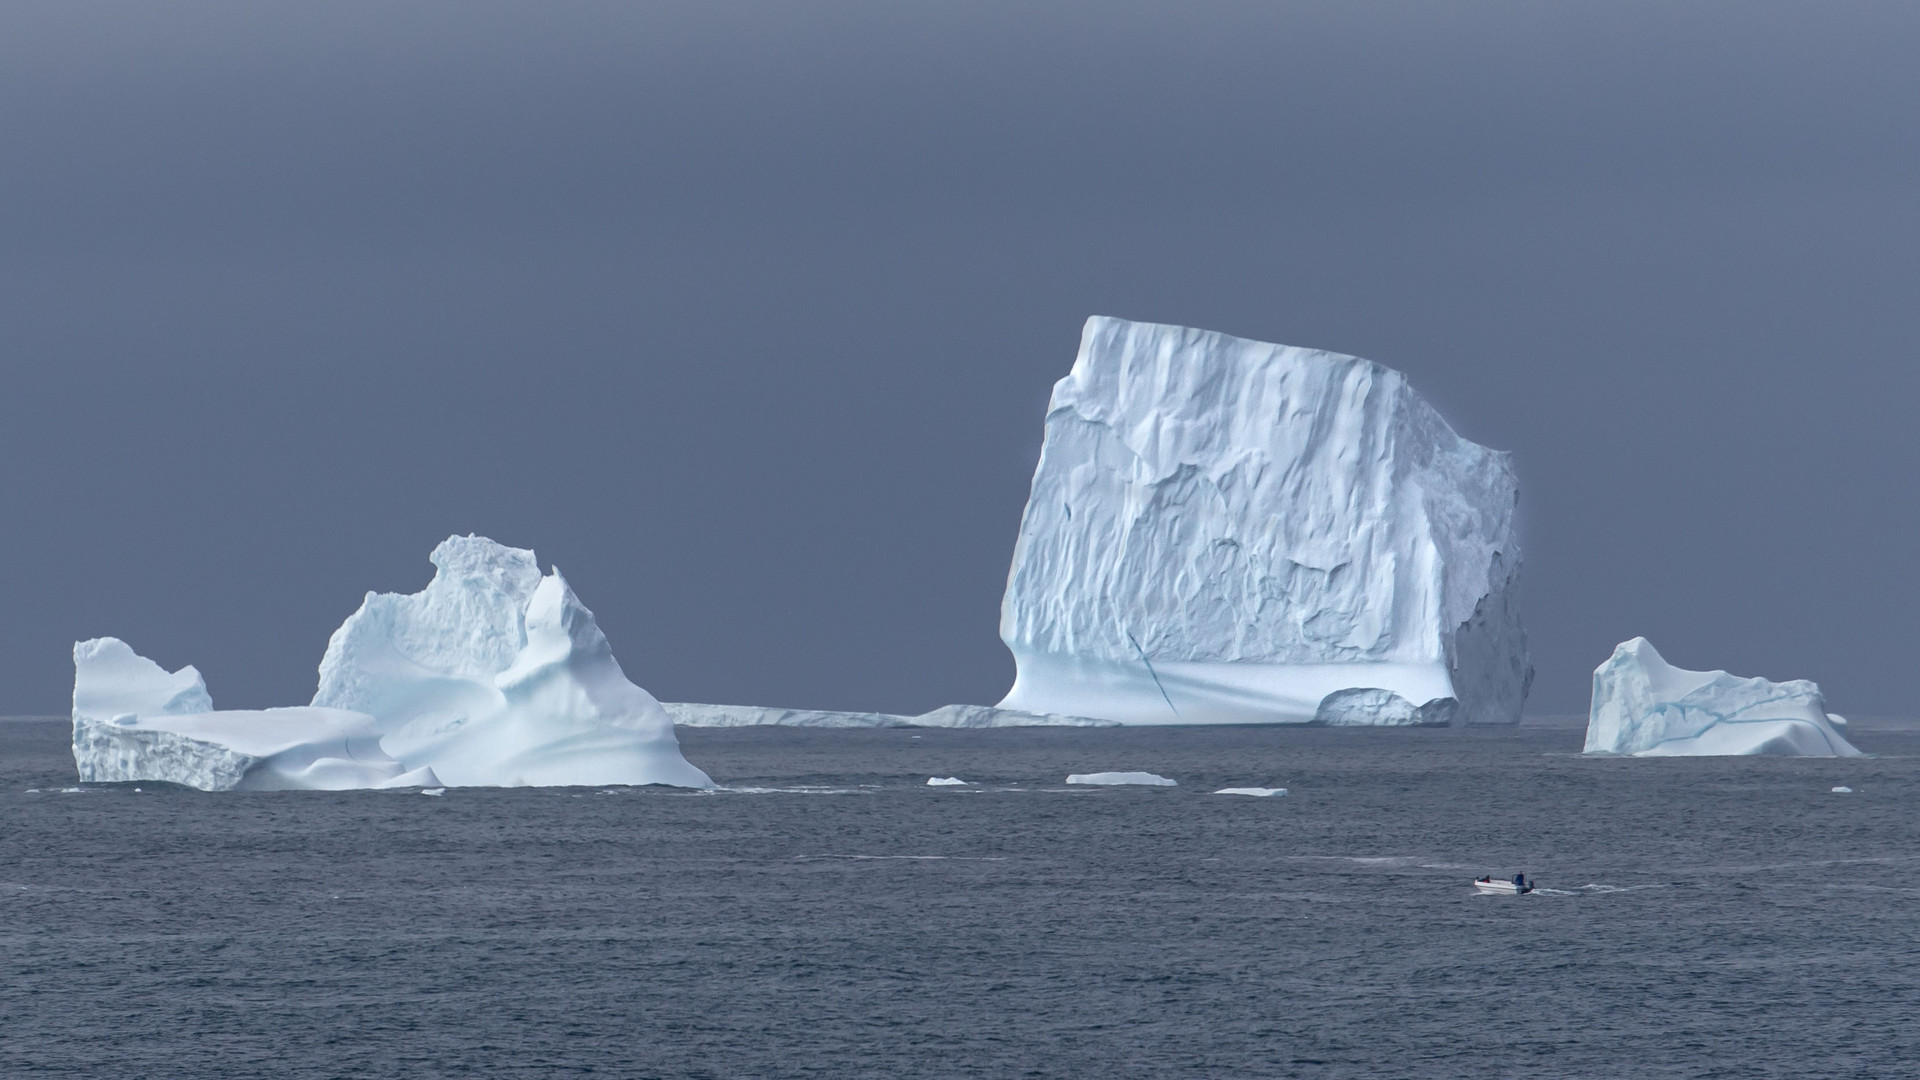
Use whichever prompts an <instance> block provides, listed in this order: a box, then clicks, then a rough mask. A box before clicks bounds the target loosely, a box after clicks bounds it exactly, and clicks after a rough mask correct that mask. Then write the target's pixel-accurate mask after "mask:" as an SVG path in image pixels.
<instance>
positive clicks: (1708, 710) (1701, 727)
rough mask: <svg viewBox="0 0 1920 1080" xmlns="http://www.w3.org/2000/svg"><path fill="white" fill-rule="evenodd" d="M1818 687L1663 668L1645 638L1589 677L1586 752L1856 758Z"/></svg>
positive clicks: (1628, 645)
mask: <svg viewBox="0 0 1920 1080" xmlns="http://www.w3.org/2000/svg"><path fill="white" fill-rule="evenodd" d="M1825 706H1826V700H1825V699H1824V698H1823V697H1822V696H1821V694H1820V688H1819V687H1818V686H1816V685H1815V684H1813V683H1811V682H1808V681H1807V680H1805V679H1796V680H1794V681H1792V682H1783V683H1775V682H1768V681H1767V680H1765V679H1742V678H1738V677H1736V676H1733V675H1729V674H1727V673H1726V672H1724V671H1686V670H1683V669H1681V668H1677V667H1674V666H1672V665H1671V664H1668V663H1667V662H1666V661H1665V660H1664V659H1662V658H1661V656H1660V654H1659V653H1658V652H1656V651H1655V650H1654V647H1653V645H1652V643H1650V642H1649V641H1647V639H1646V638H1634V639H1633V640H1631V641H1627V642H1623V643H1621V644H1620V645H1619V647H1617V648H1615V649H1614V651H1613V655H1612V656H1611V657H1609V658H1608V659H1607V662H1606V663H1604V664H1601V665H1600V667H1599V668H1597V669H1596V670H1595V671H1594V673H1593V708H1592V712H1591V714H1590V715H1589V717H1588V720H1587V742H1586V752H1587V753H1589V754H1632V755H1635V756H1638V757H1677V756H1711V755H1730V754H1778V755H1798V756H1805V757H1857V756H1859V754H1860V751H1858V750H1856V749H1854V748H1853V746H1852V744H1850V743H1848V742H1847V740H1846V738H1845V737H1843V736H1842V735H1841V734H1840V732H1839V731H1837V730H1836V729H1835V728H1834V727H1833V725H1832V724H1831V723H1829V722H1828V720H1827V711H1826V708H1825Z"/></svg>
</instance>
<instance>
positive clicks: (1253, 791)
mask: <svg viewBox="0 0 1920 1080" xmlns="http://www.w3.org/2000/svg"><path fill="white" fill-rule="evenodd" d="M1286 793H1287V789H1286V788H1283V787H1223V788H1221V789H1220V790H1219V791H1216V792H1214V794H1215V795H1251V796H1253V797H1254V798H1256V799H1266V798H1271V797H1272V796H1275V795H1285V794H1286Z"/></svg>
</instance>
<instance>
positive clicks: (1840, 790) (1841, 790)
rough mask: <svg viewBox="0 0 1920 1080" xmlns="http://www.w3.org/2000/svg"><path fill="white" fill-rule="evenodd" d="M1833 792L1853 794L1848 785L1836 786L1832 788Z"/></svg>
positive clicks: (1836, 793)
mask: <svg viewBox="0 0 1920 1080" xmlns="http://www.w3.org/2000/svg"><path fill="white" fill-rule="evenodd" d="M1833 793H1834V794H1835V795H1851V794H1853V789H1852V788H1850V787H1837V788H1834V789H1833Z"/></svg>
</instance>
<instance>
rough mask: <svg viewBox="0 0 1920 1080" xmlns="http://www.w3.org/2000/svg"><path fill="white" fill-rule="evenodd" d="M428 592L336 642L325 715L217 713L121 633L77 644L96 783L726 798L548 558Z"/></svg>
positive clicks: (439, 564)
mask: <svg viewBox="0 0 1920 1080" xmlns="http://www.w3.org/2000/svg"><path fill="white" fill-rule="evenodd" d="M432 560H433V563H434V566H435V567H436V568H437V572H436V573H435V575H434V578H433V581H432V582H430V583H429V584H428V586H427V588H426V589H425V590H424V591H422V592H419V593H415V594H412V595H407V596H402V595H395V594H390V593H369V594H367V598H366V601H365V603H363V604H362V605H361V607H360V610H359V611H357V612H355V613H354V615H353V616H352V617H350V618H349V619H348V620H347V621H346V623H345V624H344V625H342V626H341V627H340V629H339V630H337V631H335V632H334V635H333V638H332V640H331V641H330V642H329V643H328V646H327V653H326V656H325V658H324V659H323V660H322V661H321V664H320V688H319V692H318V693H316V694H315V695H314V698H313V702H312V704H311V705H308V706H303V707H298V708H285V709H266V710H262V711H240V712H236V711H229V712H215V711H213V704H212V701H211V700H210V699H209V698H208V696H207V693H206V687H205V685H204V684H203V683H202V682H201V679H200V674H199V672H197V671H195V670H194V669H193V668H191V667H188V668H183V669H181V670H180V671H178V672H174V673H172V674H168V673H167V672H166V671H165V670H164V669H162V668H161V667H160V666H159V665H157V664H154V663H153V662H152V661H149V660H146V659H144V658H142V657H140V656H138V655H136V654H135V653H134V652H133V650H132V649H130V648H128V647H127V646H126V645H125V644H124V643H122V642H119V641H117V640H114V639H112V638H102V639H98V640H95V641H90V642H81V643H80V644H78V645H76V646H75V647H74V710H73V725H74V737H73V748H74V762H75V764H76V766H77V767H78V770H79V773H80V778H81V779H82V780H92V781H109V780H157V781H169V782H173V783H180V784H186V785H188V786H191V787H198V788H201V789H203V790H210V791H214V790H226V789H229V788H235V787H239V788H251V787H261V788H287V787H307V788H333V789H339V788H361V787H390V786H422V787H439V786H442V785H448V786H456V787H458V786H522V785H534V786H549V785H573V784H592V785H608V784H670V785H675V786H679V787H710V786H712V781H711V780H709V779H708V778H707V775H706V774H705V773H703V772H701V771H700V770H699V769H697V768H694V767H693V766H692V765H690V764H688V763H687V760H686V759H685V758H684V757H682V756H681V754H680V746H679V742H678V740H677V739H676V738H675V737H674V733H673V722H672V721H671V720H670V719H669V718H668V717H667V714H666V711H665V710H664V709H662V708H661V707H660V703H659V702H657V701H655V700H654V699H653V696H652V695H650V694H648V693H647V692H646V691H645V690H642V689H641V688H639V687H638V686H635V685H634V684H633V683H631V682H629V681H628V680H627V678H626V675H625V674H624V673H623V672H622V671H621V669H620V665H619V663H618V662H617V661H616V660H614V658H613V651H612V649H611V647H610V646H609V645H608V644H607V639H606V636H605V635H604V634H602V633H601V632H600V628H599V626H598V625H596V624H595V622H594V619H593V613H592V612H590V611H588V610H587V609H586V607H585V606H583V605H582V604H581V603H580V601H579V599H578V598H577V597H575V596H574V594H573V590H571V589H570V588H568V587H567V583H566V581H565V579H563V578H562V577H561V576H560V573H559V571H558V570H555V571H554V572H553V573H551V574H548V575H545V576H542V575H541V573H540V570H539V565H538V563H537V562H535V560H534V555H533V552H531V551H525V550H521V549H518V548H510V547H506V546H504V545H502V544H497V543H495V542H493V541H492V540H488V539H485V538H484V537H475V536H467V537H458V536H456V537H451V538H449V539H448V540H447V541H446V542H444V543H442V544H441V545H440V546H439V547H437V548H435V549H434V552H433V555H432Z"/></svg>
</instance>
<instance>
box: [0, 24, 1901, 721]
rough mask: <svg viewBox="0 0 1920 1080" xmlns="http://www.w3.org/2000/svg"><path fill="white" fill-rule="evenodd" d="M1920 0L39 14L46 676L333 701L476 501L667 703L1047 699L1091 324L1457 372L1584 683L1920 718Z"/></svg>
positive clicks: (1550, 659)
mask: <svg viewBox="0 0 1920 1080" xmlns="http://www.w3.org/2000/svg"><path fill="white" fill-rule="evenodd" d="M1916 56H1920V5H1914V4H1911V3H1885V4H1873V3H1804V4H1774V3H1766V2H1763V0H1738V2H1726V3H1686V4H1676V3H1672V2H1671V0H1662V2H1656V3H1644V4H1641V3H1630V2H1618V0H1613V2H1606V3H1592V4H1568V3H1549V2H1545V0H1528V2H1521V3H1511V4H1494V3H1366V2H1362V0H1338V2H1332V3H1324V4H1323V3H1302V4H1286V3H1277V2H1257V3H1195V2H1184V3H1170V4H1165V5H1145V4H1129V3H1123V2H1108V3H1098V4H1095V3H1071V4H1069V3H1051V4H1049V3H1029V2H1022V3H991V2H982V0H968V2H966V3H951V4H925V3H834V2H826V0H818V2H809V3H772V2H765V3H732V2H724V0H700V2H697V3H640V2H634V0H621V2H606V3H578V2H553V0H546V2H542V3H538V4H535V3H530V2H526V3H511V4H509V3H483V2H475V0H460V2H457V3H456V2H447V3H427V2H416V0H405V2H395V0H380V2H366V3H330V4H324V5H322V4H293V3H285V4H283V3H261V2H259V0H245V2H234V3H171V4H152V3H144V2H139V3H136V2H126V3H88V2H85V0H49V2H37V0H11V2H9V3H8V4H6V5H5V6H4V7H0V365H4V367H3V368H0V370H4V373H5V381H4V384H0V391H3V392H0V453H4V455H5V461H6V465H7V467H6V468H5V469H4V471H3V472H0V500H3V501H0V508H3V510H4V518H0V521H3V522H4V524H3V525H0V529H3V530H4V532H3V533H0V537H3V543H4V547H3V548H0V550H3V551H4V554H5V557H6V562H5V565H6V567H7V569H6V572H5V574H4V578H3V579H0V581H3V583H0V685H3V686H4V687H5V693H4V696H3V697H0V712H41V713H58V712H63V711H65V710H66V708H67V706H68V700H69V696H70V693H71V685H72V668H71V664H70V652H69V650H70V648H71V644H72V642H73V641H74V640H75V639H78V638H87V637H94V636H98V635H103V634H111V635H115V636H119V637H122V638H125V639H126V640H128V641H129V642H130V643H131V644H132V645H133V646H134V647H135V648H136V649H138V650H139V651H141V652H143V653H145V654H147V655H149V656H151V657H153V658H154V659H156V660H158V661H160V662H161V663H163V664H166V665H167V666H168V667H170V668H171V667H177V666H179V665H181V664H186V663H192V664H195V665H197V666H198V667H199V668H200V669H201V671H202V672H203V673H204V674H205V676H206V678H207V683H208V686H209V689H210V690H211V691H212V693H213V696H214V700H215V702H216V703H217V704H219V705H221V706H223V707H235V708H239V707H258V706H263V705H269V704H298V703H304V702H305V701H306V700H307V699H308V698H309V697H310V696H311V694H312V691H313V684H314V669H315V666H316V665H317V664H318V662H319V659H320V655H321V653H322V651H323V650H324V648H325V646H326V640H327V636H328V634H329V633H331V631H332V630H333V628H334V627H336V626H337V625H338V624H339V623H340V621H341V620H342V619H343V618H345V617H346V616H347V615H348V614H349V613H350V612H352V611H353V610H354V608H355V607H357V606H358V604H359V602H360V599H361V597H362V595H363V594H364V593H365V592H366V591H367V590H369V589H379V590H398V591H408V592H411V591H414V590H416V589H418V588H420V587H421V586H423V585H424V584H425V583H426V581H427V579H428V577H429V576H430V574H431V567H430V566H429V565H428V564H427V561H426V556H427V553H428V551H429V550H431V549H432V547H433V545H434V544H435V543H436V542H437V541H438V540H440V539H441V538H443V537H445V536H446V535H448V534H449V533H455V532H459V533H466V532H479V533H482V534H485V535H489V536H492V537H494V538H495V539H498V540H501V541H503V542H507V543H511V544H515V545H519V546H523V547H532V548H534V549H536V550H537V551H538V552H539V554H540V557H541V559H542V560H543V561H544V562H547V563H557V564H559V566H560V567H561V568H562V569H563V570H564V571H565V572H566V574H567V576H568V578H569V580H570V581H571V582H572V583H573V585H574V586H575V588H576V590H577V591H578V592H579V593H580V595H581V597H582V599H583V600H584V601H585V602H586V603H587V604H588V605H589V606H590V607H592V608H593V609H594V610H595V612H596V613H597V614H598V615H599V617H600V622H601V625H602V626H603V627H604V628H605V629H606V631H607V633H608V635H609V636H610V637H611V639H612V641H613V645H614V648H615V652H616V654H617V655H618V656H619V657H620V659H621V662H622V663H623V665H624V666H625V667H626V669H627V672H628V674H629V675H631V676H632V677H633V678H634V679H635V681H637V682H639V683H641V684H642V685H644V686H646V687H647V688H649V689H650V690H652V691H653V692H654V693H655V694H656V695H658V696H659V697H661V698H664V699H667V700H698V701H718V702H743V703H758V704H776V705H789V706H803V707H820V708H846V709H882V710H889V711H902V712H917V711H921V710H924V709H928V708H932V707H934V706H937V705H941V704H945V703H947V702H952V701H965V702H982V703H991V702H993V701H995V700H997V699H998V698H999V697H1000V695H1001V694H1002V693H1003V692H1004V691H1005V689H1006V687H1007V686H1008V684H1009V683H1010V681H1011V679H1012V674H1013V665H1012V663H1011V661H1010V659H1009V658H1008V656H1007V654H1006V652H1005V650H1004V648H1003V647H1002V646H1001V644H1000V642H999V639H998V636H997V619H998V610H999V602H1000V593H1001V590H1002V588H1003V586H1004V584H1005V579H1006V571H1007V565H1008V560H1009V557H1010V555H1011V553H1012V548H1013V541H1014V535H1015V532H1016V529H1017V526H1018V523H1019V517H1020V510H1021V507H1022V505H1023V503H1024V501H1025V497H1026V489H1027V484H1028V480H1029V478H1030V477H1031V474H1032V469H1033V464H1034V460H1035V457H1036V454H1037V452H1038V449H1039V439H1040V431H1041V421H1042V416H1043V412H1044V409H1045V405H1046V401H1047V395H1048V392H1049V390H1050V389H1051V386H1052V384H1053V382H1054V381H1055V380H1056V379H1058V378H1060V377H1061V376H1063V375H1064V374H1065V373H1066V371H1067V369H1068V367H1069V365H1070V364H1071V363H1072V360H1073V354H1074V350H1075V347H1076V344H1077V341H1078V336H1079V330H1080V325H1081V323H1082V322H1083V321H1084V320H1085V318H1086V317H1087V316H1088V315H1091V314H1107V315H1117V316H1123V317H1127V318H1133V319H1143V320H1152V321H1158V322H1172V323H1181V324H1186V325H1192V326H1200V327H1206V328H1209V329H1216V330H1222V331H1226V332H1228V333H1233V334H1238V335H1242V336H1247V337H1253V338H1259V339H1262V340H1267V341H1277V342H1284V343H1287V344H1294V345H1304V346H1312V347H1317V348H1324V349H1331V350H1335V351H1338V352H1347V353H1354V354H1358V355H1361V356H1366V357H1369V358H1371V359H1375V360H1379V361H1381V362H1383V363H1386V364H1389V365H1392V366H1394V367H1397V368H1399V369H1401V370H1403V371H1406V372H1407V373H1408V374H1409V375H1410V376H1411V378H1412V380H1413V383H1414V385H1415V386H1416V387H1417V388H1418V389H1419V390H1421V391H1422V392H1423V393H1425V394H1426V395H1427V396H1428V397H1429V398H1430V399H1431V400H1433V401H1434V402H1435V403H1436V405H1437V406H1438V407H1439V408H1440V409H1441V411H1442V412H1443V413H1444V414H1445V415H1446V416H1447V417H1448V418H1449V419H1450V420H1451V421H1452V423H1453V425H1454V426H1455V428H1456V429H1457V430H1459V431H1460V433H1461V434H1463V435H1465V436H1466V437H1468V438H1471V439H1473V440H1475V441H1477V442H1481V443H1484V444H1487V445H1489V446H1494V447H1499V448H1502V449H1508V450H1512V451H1513V452H1514V454H1515V457H1516V461H1517V464H1518V468H1519V472H1520V476H1521V482H1522V496H1521V502H1522V511H1523V516H1524V523H1525V540H1526V545H1527V547H1526V552H1525V557H1526V565H1527V578H1526V584H1525V594H1524V599H1523V610H1524V615H1525V619H1526V622H1527V625H1528V628H1529V630H1530V632H1531V635H1532V642H1533V652H1534V659H1535V663H1536V665H1537V666H1538V668H1539V678H1538V681H1537V682H1536V684H1535V692H1534V699H1533V701H1532V702H1530V703H1529V707H1530V710H1531V711H1536V712H1547V713H1555V712H1561V713H1564V712H1581V711H1584V710H1585V708H1586V704H1587V695H1588V692H1589V689H1590V673H1591V671H1592V669H1593V667H1594V666H1595V665H1596V664H1598V663H1599V662H1600V661H1601V660H1603V659H1605V658H1606V656H1607V654H1608V653H1609V651H1610V650H1611V649H1612V647H1613V645H1614V644H1615V643H1616V642H1618V641H1620V640H1622V639H1624V638H1627V637H1631V636H1633V635H1636V634H1644V635H1647V636H1648V637H1650V638H1651V639H1652V640H1653V641H1654V642H1655V644H1656V645H1657V646H1658V647H1659V648H1660V649H1661V650H1662V651H1663V652H1664V653H1665V654H1666V656H1667V657H1668V659H1670V660H1672V661H1673V662H1675V663H1677V664H1680V665H1682V666H1686V667H1695V668H1710V667H1725V668H1728V669H1731V670H1733V671H1734V672H1736V673H1739V674H1751V675H1765V676H1768V677H1771V678H1776V679H1782V678H1789V677H1808V678H1814V679H1817V680H1819V682H1820V683H1821V685H1822V687H1823V688H1824V689H1825V690H1826V691H1827V694H1828V699H1829V701H1830V702H1831V703H1832V706H1833V707H1834V708H1836V709H1838V710H1840V711H1843V712H1846V711H1853V712H1857V713H1863V714H1869V715H1871V714H1892V713H1898V714H1907V715H1911V714H1914V713H1915V712H1917V711H1920V707H1917V706H1920V703H1916V701H1915V696H1914V694H1913V692H1912V691H1911V690H1910V689H1909V687H1910V685H1911V668H1912V666H1913V663H1914V661H1913V651H1914V649H1913V646H1914V637H1915V622H1916V618H1915V608H1916V600H1920V597H1917V596H1916V584H1920V578H1917V577H1916V569H1915V560H1914V549H1915V546H1916V531H1917V530H1916V525H1917V524H1920V522H1917V520H1916V519H1917V518H1920V515H1917V514H1916V491H1915V482H1914V479H1915V474H1916V471H1917V469H1920V428H1917V427H1916V423H1915V413H1916V405H1920V393H1917V391H1920V371H1917V370H1916V365H1915V363H1914V356H1915V343H1916V341H1920V195H1916V193H1917V192H1920V63H1916V62H1915V57H1916Z"/></svg>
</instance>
